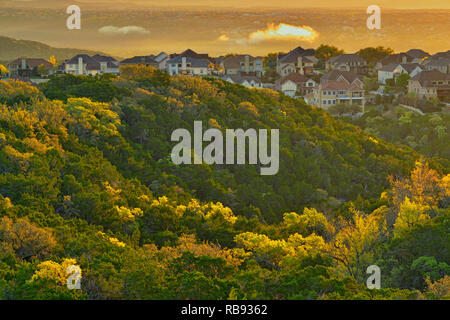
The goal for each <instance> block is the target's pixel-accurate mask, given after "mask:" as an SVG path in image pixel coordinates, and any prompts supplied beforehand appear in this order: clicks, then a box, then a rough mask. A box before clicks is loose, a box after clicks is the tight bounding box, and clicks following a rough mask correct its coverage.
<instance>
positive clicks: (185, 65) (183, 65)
mask: <svg viewBox="0 0 450 320" xmlns="http://www.w3.org/2000/svg"><path fill="white" fill-rule="evenodd" d="M181 69H182V70H186V69H187V62H186V57H182V58H181Z"/></svg>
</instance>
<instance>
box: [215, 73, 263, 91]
mask: <svg viewBox="0 0 450 320" xmlns="http://www.w3.org/2000/svg"><path fill="white" fill-rule="evenodd" d="M222 80H225V81H228V82H230V83H235V84H240V85H242V86H244V87H247V88H262V87H263V85H262V82H261V79H260V78H259V77H257V76H246V75H230V74H229V75H226V76H224V77H223V78H222Z"/></svg>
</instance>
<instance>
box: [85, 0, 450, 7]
mask: <svg viewBox="0 0 450 320" xmlns="http://www.w3.org/2000/svg"><path fill="white" fill-rule="evenodd" d="M79 1H80V2H92V1H91V0H79ZM134 1H135V2H140V3H146V4H153V5H164V6H171V5H173V6H194V5H196V6H213V7H217V6H221V7H252V6H268V7H282V8H286V7H295V8H302V7H322V8H324V7H325V8H337V7H368V6H369V5H373V4H376V5H378V6H380V7H385V8H397V9H400V8H401V9H424V8H430V9H431V8H446V9H450V0H314V1H311V0H245V1H242V0H164V1H154V0H134ZM94 2H95V1H94ZM101 2H109V3H112V2H124V1H123V0H122V1H121V0H101ZM125 2H127V1H125ZM128 2H131V1H128Z"/></svg>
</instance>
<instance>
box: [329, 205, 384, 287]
mask: <svg viewBox="0 0 450 320" xmlns="http://www.w3.org/2000/svg"><path fill="white" fill-rule="evenodd" d="M351 210H352V212H353V216H352V220H351V221H347V220H341V225H342V226H341V228H340V229H339V231H338V232H337V234H336V236H335V238H334V240H333V241H331V242H329V243H328V244H327V248H326V249H325V250H324V252H325V253H326V254H327V255H328V256H329V257H331V258H333V259H334V260H335V261H336V262H337V266H338V270H340V269H342V270H343V271H344V272H345V273H347V275H349V276H352V277H354V278H355V279H357V280H359V281H362V280H363V278H364V274H365V270H366V269H365V268H366V267H367V266H368V265H371V264H373V257H374V252H375V250H376V246H377V244H378V243H379V241H380V240H381V239H382V237H383V236H384V235H385V232H386V223H385V217H384V215H380V214H379V213H378V212H373V213H371V214H369V215H365V214H364V213H362V212H360V211H357V210H355V209H353V208H352V209H351Z"/></svg>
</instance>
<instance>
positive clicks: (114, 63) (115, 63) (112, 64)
mask: <svg viewBox="0 0 450 320" xmlns="http://www.w3.org/2000/svg"><path fill="white" fill-rule="evenodd" d="M92 58H94V59H95V60H97V61H98V62H106V65H107V66H108V68H117V67H118V66H119V62H118V61H117V60H116V59H114V58H113V57H110V56H102V55H100V54H96V55H94V56H92Z"/></svg>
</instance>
